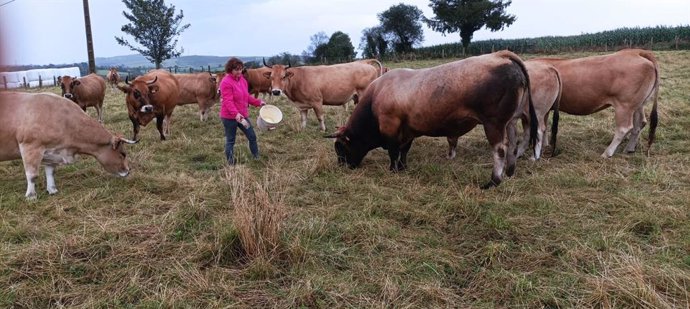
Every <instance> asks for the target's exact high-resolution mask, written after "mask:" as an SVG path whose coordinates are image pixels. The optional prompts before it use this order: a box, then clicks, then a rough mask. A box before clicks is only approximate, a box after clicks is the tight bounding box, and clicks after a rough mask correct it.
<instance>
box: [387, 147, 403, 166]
mask: <svg viewBox="0 0 690 309" xmlns="http://www.w3.org/2000/svg"><path fill="white" fill-rule="evenodd" d="M387 144H388V146H387V148H388V158H390V160H391V163H390V165H388V169H389V170H391V171H393V172H397V171H399V169H398V168H399V167H400V143H398V142H396V141H390V142H388V143H387Z"/></svg>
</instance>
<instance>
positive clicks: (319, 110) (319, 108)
mask: <svg viewBox="0 0 690 309" xmlns="http://www.w3.org/2000/svg"><path fill="white" fill-rule="evenodd" d="M314 113H316V118H317V119H319V127H321V131H322V132H326V115H325V113H324V112H323V105H321V104H317V105H316V106H314Z"/></svg>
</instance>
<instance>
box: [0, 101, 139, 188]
mask: <svg viewBox="0 0 690 309" xmlns="http://www.w3.org/2000/svg"><path fill="white" fill-rule="evenodd" d="M123 143H128V144H133V143H135V142H133V141H129V140H126V139H123V138H121V137H118V136H115V135H113V134H111V133H110V132H108V130H106V129H105V128H104V127H103V125H101V124H100V123H98V122H96V121H95V120H94V119H92V118H91V117H89V116H88V115H87V114H85V113H84V112H83V111H81V110H79V108H78V107H77V106H76V105H74V103H72V102H70V100H67V99H65V98H62V97H60V96H58V95H55V94H52V93H23V92H0V161H7V160H16V159H22V161H23V162H24V172H25V174H26V183H27V186H26V198H27V199H30V200H33V199H36V183H35V182H36V177H38V172H39V168H40V165H41V164H43V165H44V166H45V173H46V187H47V188H46V189H47V190H48V193H49V194H55V193H57V191H58V190H57V186H56V185H55V178H54V176H53V172H54V171H55V167H57V166H58V165H64V164H70V163H73V162H74V161H75V160H76V158H75V155H77V154H82V155H90V156H93V157H94V158H96V160H98V162H99V163H100V164H101V165H102V166H103V168H104V169H105V170H106V171H108V172H110V173H113V174H116V175H118V176H122V177H125V176H127V175H128V174H129V166H128V164H127V159H126V153H125V150H124V147H123Z"/></svg>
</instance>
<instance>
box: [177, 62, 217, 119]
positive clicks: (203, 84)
mask: <svg viewBox="0 0 690 309" xmlns="http://www.w3.org/2000/svg"><path fill="white" fill-rule="evenodd" d="M175 78H177V81H178V83H179V86H180V95H179V97H178V100H177V105H184V104H191V103H197V104H198V105H199V119H200V120H201V121H205V120H206V119H208V110H209V109H210V108H211V106H213V103H214V102H215V99H216V93H217V91H218V83H217V81H216V77H215V76H213V75H212V74H211V73H203V72H202V73H192V74H175Z"/></svg>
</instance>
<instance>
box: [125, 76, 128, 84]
mask: <svg viewBox="0 0 690 309" xmlns="http://www.w3.org/2000/svg"><path fill="white" fill-rule="evenodd" d="M125 84H127V85H129V75H127V76H125Z"/></svg>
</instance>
